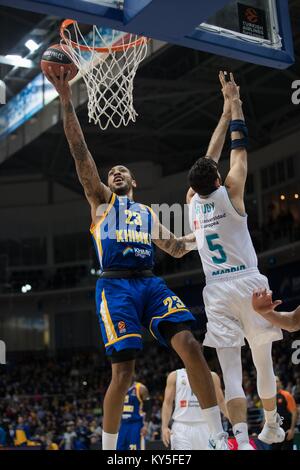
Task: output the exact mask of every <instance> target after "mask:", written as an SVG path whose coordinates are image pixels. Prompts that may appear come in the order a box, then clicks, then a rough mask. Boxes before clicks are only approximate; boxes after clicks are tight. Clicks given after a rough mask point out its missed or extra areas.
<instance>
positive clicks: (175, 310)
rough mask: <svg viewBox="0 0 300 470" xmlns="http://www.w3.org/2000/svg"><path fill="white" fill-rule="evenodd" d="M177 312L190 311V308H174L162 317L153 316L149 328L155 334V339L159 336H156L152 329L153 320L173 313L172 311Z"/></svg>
mask: <svg viewBox="0 0 300 470" xmlns="http://www.w3.org/2000/svg"><path fill="white" fill-rule="evenodd" d="M177 312H189V309H188V308H173V309H172V310H170V311H169V312H167V313H165V314H164V315H163V316H162V317H152V319H151V322H150V325H149V330H150V333H151V334H152V336H154V338H155V339H157V337H156V336H155V334H154V333H153V331H152V322H153V320H156V319H157V318H165V317H168V316H169V315H172V313H177Z"/></svg>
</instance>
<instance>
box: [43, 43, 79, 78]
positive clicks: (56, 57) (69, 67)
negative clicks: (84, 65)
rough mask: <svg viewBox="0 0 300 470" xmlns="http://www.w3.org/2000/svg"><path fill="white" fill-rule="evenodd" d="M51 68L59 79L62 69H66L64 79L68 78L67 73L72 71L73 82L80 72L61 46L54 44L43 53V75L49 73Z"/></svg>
mask: <svg viewBox="0 0 300 470" xmlns="http://www.w3.org/2000/svg"><path fill="white" fill-rule="evenodd" d="M49 66H51V67H52V70H53V72H54V73H55V75H56V76H57V77H59V76H60V67H63V68H64V78H66V76H67V73H68V72H69V71H70V77H69V80H72V79H73V78H74V77H75V76H76V75H77V72H78V69H77V67H76V65H75V64H74V63H73V62H72V60H71V59H70V57H69V56H68V55H67V54H66V53H65V52H64V50H63V49H62V47H61V45H60V44H53V45H52V46H50V47H48V49H47V50H46V51H45V52H44V53H43V55H42V60H41V69H42V71H43V73H47V72H48V67H49Z"/></svg>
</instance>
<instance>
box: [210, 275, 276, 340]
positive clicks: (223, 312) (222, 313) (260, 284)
mask: <svg viewBox="0 0 300 470" xmlns="http://www.w3.org/2000/svg"><path fill="white" fill-rule="evenodd" d="M258 288H263V289H264V288H267V289H269V283H268V279H267V278H266V276H263V275H262V274H260V272H259V271H258V270H257V269H251V270H250V269H249V270H248V272H247V273H245V274H244V275H241V274H240V273H239V275H236V276H232V278H230V279H222V280H215V281H210V282H209V283H208V284H207V285H206V286H205V288H204V291H203V299H204V303H205V310H206V315H207V319H208V322H207V333H206V336H205V340H204V342H203V344H204V345H205V346H210V347H212V348H227V347H238V346H243V345H244V344H245V341H244V338H246V339H247V341H248V343H249V346H250V347H255V346H260V345H263V344H268V343H271V342H273V341H278V340H280V339H282V331H281V330H280V329H279V328H276V327H274V326H273V325H272V324H271V323H270V322H268V321H267V320H265V319H264V318H263V317H262V316H260V315H259V314H258V313H256V312H255V311H254V310H253V308H252V293H253V291H254V289H258Z"/></svg>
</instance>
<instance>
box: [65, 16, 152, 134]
mask: <svg viewBox="0 0 300 470" xmlns="http://www.w3.org/2000/svg"><path fill="white" fill-rule="evenodd" d="M71 27H72V31H71V29H70V27H69V28H68V29H65V30H64V36H63V39H62V41H61V46H62V48H63V49H64V51H65V52H66V53H67V54H68V55H69V56H70V57H71V59H72V61H73V62H74V63H75V64H76V66H77V67H78V69H79V72H80V73H81V75H82V78H83V80H84V82H85V84H86V87H87V92H88V116H89V122H92V121H93V122H94V123H95V124H98V125H99V126H100V128H101V129H102V130H106V129H107V128H108V127H109V126H110V125H113V126H114V127H116V128H117V127H120V126H121V125H124V126H127V125H128V123H129V122H130V121H133V122H135V121H136V117H137V112H136V110H135V109H134V105H133V81H134V77H135V74H136V71H137V69H138V66H139V64H140V63H141V62H142V60H143V59H144V58H145V57H146V54H147V39H146V38H144V37H140V36H137V35H135V34H127V33H125V34H124V33H122V32H120V31H115V30H111V29H107V28H97V26H93V28H92V31H90V32H89V34H88V35H86V36H84V35H83V34H82V32H81V30H80V28H79V26H78V23H77V22H72V24H71Z"/></svg>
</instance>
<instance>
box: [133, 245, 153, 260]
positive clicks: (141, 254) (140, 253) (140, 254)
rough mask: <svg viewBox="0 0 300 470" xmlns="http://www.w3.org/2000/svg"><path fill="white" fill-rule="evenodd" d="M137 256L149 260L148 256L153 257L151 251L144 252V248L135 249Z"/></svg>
mask: <svg viewBox="0 0 300 470" xmlns="http://www.w3.org/2000/svg"><path fill="white" fill-rule="evenodd" d="M133 251H134V254H135V256H137V257H138V258H143V259H144V258H147V256H151V250H144V249H142V248H134V249H133Z"/></svg>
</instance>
